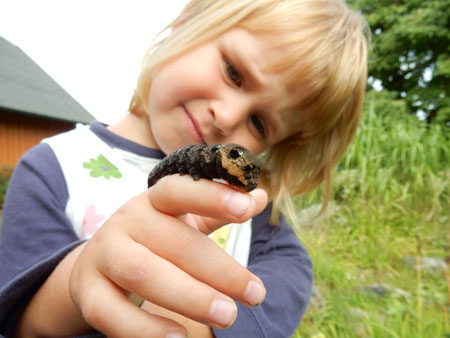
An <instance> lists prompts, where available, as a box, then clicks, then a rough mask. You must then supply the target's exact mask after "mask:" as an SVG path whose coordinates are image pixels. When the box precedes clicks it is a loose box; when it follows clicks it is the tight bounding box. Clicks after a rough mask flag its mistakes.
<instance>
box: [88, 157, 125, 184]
mask: <svg viewBox="0 0 450 338" xmlns="http://www.w3.org/2000/svg"><path fill="white" fill-rule="evenodd" d="M83 167H85V168H86V169H91V172H90V175H91V176H92V177H95V178H96V177H101V176H103V177H104V178H106V179H107V180H109V178H110V177H111V176H112V177H115V178H121V177H122V174H121V173H120V170H119V169H118V168H117V167H116V166H114V165H113V164H112V163H111V162H109V161H108V160H107V159H106V157H105V156H103V155H98V157H97V159H94V158H90V159H89V162H84V163H83Z"/></svg>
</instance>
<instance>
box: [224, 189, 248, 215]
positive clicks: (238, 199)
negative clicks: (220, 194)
mask: <svg viewBox="0 0 450 338" xmlns="http://www.w3.org/2000/svg"><path fill="white" fill-rule="evenodd" d="M250 203H251V198H250V196H248V195H246V194H242V193H240V192H229V193H228V194H227V195H226V196H225V209H226V210H227V211H228V212H229V213H231V214H232V215H234V216H236V217H240V216H242V215H243V214H244V213H245V212H246V211H247V209H248V208H249V207H250Z"/></svg>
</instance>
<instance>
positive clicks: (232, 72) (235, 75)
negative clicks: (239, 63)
mask: <svg viewBox="0 0 450 338" xmlns="http://www.w3.org/2000/svg"><path fill="white" fill-rule="evenodd" d="M227 74H228V77H229V78H230V80H231V81H233V83H234V84H235V85H236V86H238V87H240V86H242V79H241V75H239V72H238V71H237V70H236V68H234V67H233V66H232V65H231V64H230V63H228V62H227Z"/></svg>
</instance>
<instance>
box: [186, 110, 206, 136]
mask: <svg viewBox="0 0 450 338" xmlns="http://www.w3.org/2000/svg"><path fill="white" fill-rule="evenodd" d="M183 108H184V111H185V113H186V118H187V129H188V132H189V134H190V135H191V137H192V138H193V139H194V140H195V141H196V142H198V143H199V144H207V143H206V141H205V139H204V138H203V135H202V133H201V129H200V127H199V126H198V124H197V121H196V120H195V119H194V118H193V117H192V115H191V114H190V113H189V111H188V110H187V109H186V107H185V106H183Z"/></svg>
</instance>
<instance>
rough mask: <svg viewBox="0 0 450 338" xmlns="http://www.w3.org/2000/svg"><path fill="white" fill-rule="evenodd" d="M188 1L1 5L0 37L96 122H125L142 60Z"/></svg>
mask: <svg viewBox="0 0 450 338" xmlns="http://www.w3.org/2000/svg"><path fill="white" fill-rule="evenodd" d="M187 2H188V1H187V0H169V1H156V0H127V1H118V0H0V36H2V37H3V38H5V39H6V40H8V41H9V42H11V43H13V44H14V45H16V46H18V47H20V48H21V49H22V50H23V51H24V52H25V53H26V54H27V55H28V56H30V57H31V58H32V59H33V60H34V61H35V62H36V63H37V64H38V65H39V66H40V67H41V68H42V69H44V70H45V71H46V72H47V73H48V74H49V75H50V76H51V77H52V78H53V79H54V80H55V81H56V82H58V83H59V84H60V85H61V86H62V87H63V88H64V89H65V90H66V91H67V92H68V93H69V94H70V95H72V97H74V98H75V100H77V101H78V102H79V103H80V104H81V105H82V106H83V107H84V108H86V109H87V110H88V111H89V112H90V113H91V114H92V115H93V116H94V117H95V118H97V119H98V120H100V121H101V122H105V123H108V124H110V123H113V122H115V121H118V120H119V119H120V118H121V117H123V116H125V114H126V112H127V108H128V103H129V100H130V98H131V95H132V92H133V89H134V86H135V82H136V78H137V74H138V70H139V67H140V63H141V60H142V57H143V55H144V53H145V51H146V50H147V47H148V46H149V44H150V42H151V40H152V39H153V37H154V36H155V35H156V34H157V33H158V32H159V31H160V30H161V29H163V28H164V27H165V26H166V25H167V24H168V23H169V22H170V21H171V20H172V19H173V18H174V17H175V16H176V15H177V14H178V13H179V12H180V11H181V9H182V8H183V7H184V5H185V4H186V3H187Z"/></svg>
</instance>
